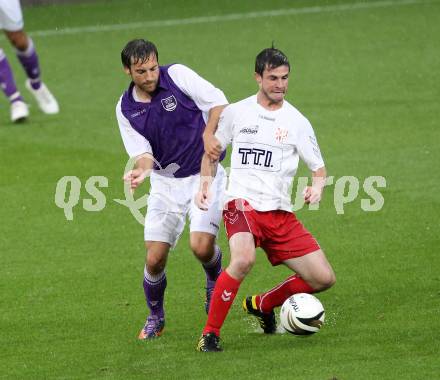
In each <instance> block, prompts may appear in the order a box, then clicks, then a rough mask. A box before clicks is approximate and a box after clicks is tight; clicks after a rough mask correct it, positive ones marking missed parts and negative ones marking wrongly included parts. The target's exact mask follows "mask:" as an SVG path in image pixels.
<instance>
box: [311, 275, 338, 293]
mask: <svg viewBox="0 0 440 380" xmlns="http://www.w3.org/2000/svg"><path fill="white" fill-rule="evenodd" d="M335 283H336V276H335V273H334V272H333V271H332V270H328V271H325V272H321V273H320V274H319V276H316V277H315V278H314V281H313V284H312V287H313V288H314V289H315V290H317V291H322V290H326V289H329V288H331V287H332V286H333V285H334V284H335Z"/></svg>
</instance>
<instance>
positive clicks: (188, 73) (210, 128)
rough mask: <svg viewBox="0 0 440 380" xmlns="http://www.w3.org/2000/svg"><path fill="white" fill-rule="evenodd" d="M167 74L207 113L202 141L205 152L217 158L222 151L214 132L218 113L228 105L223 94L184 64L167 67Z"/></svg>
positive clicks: (218, 116)
mask: <svg viewBox="0 0 440 380" xmlns="http://www.w3.org/2000/svg"><path fill="white" fill-rule="evenodd" d="M168 74H169V75H170V76H171V78H172V79H173V81H174V83H175V84H176V85H177V86H178V87H179V88H180V89H181V90H182V91H183V92H184V93H185V95H187V96H189V97H190V98H191V99H192V100H193V101H194V103H196V105H197V107H198V108H199V109H200V110H201V111H202V112H203V113H204V114H207V115H208V118H207V122H206V128H205V131H204V133H203V143H204V147H205V152H207V153H208V154H210V155H211V158H212V159H217V158H218V157H219V156H220V154H221V152H222V151H221V150H220V149H221V148H220V144H219V142H218V140H217V139H216V138H215V137H214V134H215V132H216V130H217V125H218V122H219V118H220V114H221V112H222V111H223V109H224V108H225V107H226V106H227V105H228V100H227V99H226V96H225V94H224V93H223V91H222V90H220V89H219V88H216V87H215V86H214V85H213V84H212V83H210V82H208V81H207V80H206V79H204V78H202V77H201V76H200V75H198V74H197V73H196V72H195V71H193V70H191V69H190V68H189V67H186V66H185V65H181V64H175V65H172V66H171V67H170V68H169V69H168Z"/></svg>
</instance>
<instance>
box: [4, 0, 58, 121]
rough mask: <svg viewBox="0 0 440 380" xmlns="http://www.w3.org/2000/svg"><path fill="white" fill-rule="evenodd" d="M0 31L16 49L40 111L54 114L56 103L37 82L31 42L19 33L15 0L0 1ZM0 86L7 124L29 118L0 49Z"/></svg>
mask: <svg viewBox="0 0 440 380" xmlns="http://www.w3.org/2000/svg"><path fill="white" fill-rule="evenodd" d="M0 29H3V31H4V32H5V34H6V37H7V38H8V39H9V41H10V42H11V44H12V45H13V46H14V47H15V49H16V55H17V58H18V60H19V61H20V64H21V65H22V66H23V69H24V71H25V72H26V75H27V77H28V79H27V80H26V83H25V86H26V88H27V89H28V90H29V92H30V93H31V94H32V95H33V96H34V98H35V100H36V101H37V104H38V106H39V107H40V109H41V110H42V111H43V112H44V113H46V114H56V113H58V112H59V106H58V102H57V101H56V99H55V98H54V96H53V95H52V93H51V92H50V91H49V89H48V88H47V87H46V85H45V84H44V83H43V82H42V81H41V78H40V64H39V61H38V55H37V52H36V51H35V47H34V43H33V42H32V40H31V39H30V38H29V37H28V36H27V34H26V33H25V31H24V30H23V15H22V12H21V7H20V1H19V0H0ZM0 85H1V88H2V90H3V92H4V94H5V95H6V97H7V98H8V100H9V102H10V104H11V121H12V122H14V123H16V122H20V121H23V120H25V119H26V118H27V117H28V116H29V108H28V105H27V104H26V103H25V102H24V100H23V97H22V96H21V94H20V91H18V89H17V85H16V83H15V80H14V75H13V73H12V70H11V66H10V65H9V62H8V59H7V57H6V55H5V53H4V52H3V49H1V48H0Z"/></svg>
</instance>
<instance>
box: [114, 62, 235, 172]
mask: <svg viewBox="0 0 440 380" xmlns="http://www.w3.org/2000/svg"><path fill="white" fill-rule="evenodd" d="M223 104H227V100H226V97H225V95H224V94H223V92H222V91H221V90H219V89H218V88H216V87H214V86H213V85H212V84H211V83H209V82H208V81H206V80H205V79H203V78H202V77H200V76H199V75H198V74H197V73H195V72H194V71H193V70H191V69H189V68H188V67H186V66H184V65H181V64H173V65H169V66H160V74H159V82H158V86H157V89H156V91H155V93H154V95H153V97H152V99H151V102H149V103H144V102H140V101H138V99H136V92H135V91H134V84H133V83H131V84H130V86H129V87H128V89H127V90H126V91H125V92H124V94H123V95H122V96H121V98H120V99H119V102H118V104H117V106H116V116H117V119H118V123H119V129H120V132H121V136H122V140H123V142H124V146H125V148H126V150H127V153H128V155H129V156H130V157H135V156H138V155H140V154H142V153H151V154H152V155H153V156H154V158H155V160H156V161H157V162H159V164H160V166H161V168H162V169H164V168H166V167H167V166H168V165H170V164H177V165H178V166H179V169H178V170H177V171H176V172H175V173H174V177H177V178H183V177H189V176H191V175H194V174H197V173H199V172H200V163H201V159H202V156H203V152H204V148H203V138H202V135H203V131H204V129H205V125H206V121H207V119H208V113H209V110H210V109H211V108H213V107H215V106H219V105H223ZM223 157H224V154H223ZM223 157H222V158H223ZM156 169H157V168H156Z"/></svg>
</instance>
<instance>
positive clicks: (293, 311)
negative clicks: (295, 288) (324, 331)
mask: <svg viewBox="0 0 440 380" xmlns="http://www.w3.org/2000/svg"><path fill="white" fill-rule="evenodd" d="M324 318H325V311H324V307H323V306H322V303H321V302H320V301H319V300H318V298H316V297H315V296H313V295H311V294H307V293H298V294H295V295H293V296H291V297H289V298H288V299H286V300H285V301H284V303H283V305H282V306H281V311H280V320H281V325H282V326H283V327H284V329H285V330H286V331H288V332H290V333H292V334H294V335H311V334H314V333H316V332H318V331H319V330H320V328H321V326H322V325H323V324H324Z"/></svg>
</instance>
